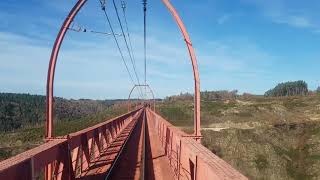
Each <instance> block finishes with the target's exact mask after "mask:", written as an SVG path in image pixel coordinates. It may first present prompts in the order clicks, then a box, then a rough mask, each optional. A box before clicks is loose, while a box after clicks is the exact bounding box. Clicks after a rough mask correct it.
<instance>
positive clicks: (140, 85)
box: [127, 84, 156, 112]
mask: <svg viewBox="0 0 320 180" xmlns="http://www.w3.org/2000/svg"><path fill="white" fill-rule="evenodd" d="M137 87H147V88H148V89H149V90H150V92H151V94H152V98H153V111H156V99H155V96H154V93H153V90H152V88H151V87H150V86H149V85H148V84H143V85H142V84H138V85H137V84H136V85H134V86H133V87H132V88H131V91H130V93H129V97H128V101H127V103H128V112H130V110H131V95H132V93H133V91H134V90H135V89H136V88H137Z"/></svg>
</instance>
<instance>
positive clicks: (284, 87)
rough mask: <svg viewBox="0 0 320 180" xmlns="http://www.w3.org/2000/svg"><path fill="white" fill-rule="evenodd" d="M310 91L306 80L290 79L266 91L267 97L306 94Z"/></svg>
mask: <svg viewBox="0 0 320 180" xmlns="http://www.w3.org/2000/svg"><path fill="white" fill-rule="evenodd" d="M308 92H309V90H308V84H307V83H306V82H305V81H301V80H300V81H293V82H291V81H289V82H285V83H280V84H278V85H277V86H276V87H275V88H273V89H270V90H269V91H267V92H266V93H265V96H266V97H280V96H299V95H302V96H305V95H307V94H308Z"/></svg>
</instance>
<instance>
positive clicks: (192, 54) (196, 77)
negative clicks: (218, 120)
mask: <svg viewBox="0 0 320 180" xmlns="http://www.w3.org/2000/svg"><path fill="white" fill-rule="evenodd" d="M162 2H163V3H164V4H165V6H166V7H167V8H168V10H169V11H170V13H171V14H172V16H173V17H174V19H175V21H176V23H177V25H178V26H179V28H180V31H181V33H182V35H183V37H184V40H185V42H186V45H187V48H188V51H189V55H190V58H191V63H192V70H193V76H194V134H195V139H196V140H197V141H198V142H200V140H201V139H200V138H201V131H200V130H201V129H200V128H201V127H200V77H199V71H198V64H197V58H196V54H195V51H194V49H193V47H192V43H191V39H190V36H189V34H188V32H187V29H186V27H185V25H184V24H183V22H182V19H181V18H180V16H179V14H178V12H177V11H176V9H175V8H174V7H173V5H172V4H171V3H170V1H169V0H162Z"/></svg>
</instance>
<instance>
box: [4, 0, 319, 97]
mask: <svg viewBox="0 0 320 180" xmlns="http://www.w3.org/2000/svg"><path fill="white" fill-rule="evenodd" d="M119 2H120V1H119ZM172 2H173V3H174V5H175V7H176V8H177V10H178V12H179V13H180V15H181V17H182V19H183V20H184V23H185V25H186V27H187V29H188V31H189V33H190V36H191V40H192V42H193V45H194V46H195V49H196V55H197V58H198V64H199V70H200V80H201V81H200V83H201V91H205V90H210V91H211V90H212V91H217V90H224V89H228V90H233V89H237V90H238V91H239V93H241V94H242V93H244V92H248V93H252V94H257V95H263V94H264V93H265V92H266V91H267V90H269V89H271V88H273V87H275V86H276V85H277V84H278V83H281V82H287V81H294V80H299V79H302V80H304V81H306V82H307V83H308V85H309V89H310V90H311V89H312V90H314V89H316V88H317V87H318V86H319V85H320V81H319V79H317V78H316V77H319V75H320V71H319V70H318V68H317V67H320V61H318V59H319V56H320V44H319V42H320V22H318V21H317V19H319V18H320V12H319V11H318V10H317V7H319V6H320V2H318V1H315V0H312V3H303V2H301V1H297V0H295V1H289V0H271V1H268V2H267V3H266V2H262V1H259V0H238V1H234V2H233V3H228V2H225V1H209V0H207V1H202V2H194V1H192V2H188V3H184V2H179V1H177V0H173V1H172ZM74 3H75V0H72V1H67V2H66V1H62V0H60V1H39V0H35V1H32V2H20V1H17V0H13V1H10V2H5V1H1V2H0V20H1V22H2V23H1V24H0V83H1V87H0V92H8V93H30V94H37V95H45V92H46V75H47V68H48V63H49V57H50V53H51V48H52V46H53V43H54V40H55V37H56V35H57V34H58V31H59V28H60V26H61V24H62V22H63V20H64V18H65V17H66V15H67V14H68V12H69V10H70V9H71V8H72V6H73V4H74ZM108 3H111V2H108ZM127 4H128V5H127V15H128V16H127V18H128V24H129V28H130V32H131V37H132V39H133V46H134V48H133V49H134V52H135V57H136V64H137V67H138V72H137V73H138V75H139V77H140V79H143V78H142V77H143V68H142V67H143V60H142V59H143V58H142V57H143V53H142V49H143V44H142V42H143V36H142V35H143V34H142V29H143V26H142V20H143V19H142V5H141V3H140V1H137V2H133V1H128V2H127ZM110 5H111V4H108V7H109V8H111V6H110ZM118 5H120V4H118ZM28 8H32V9H33V10H32V11H29V10H28ZM108 10H110V11H108V12H110V13H109V14H110V17H111V19H112V23H113V25H114V28H115V29H116V32H119V31H120V30H119V26H118V24H117V22H116V19H115V13H114V10H113V9H108ZM35 17H37V18H35ZM75 22H76V23H78V24H80V25H82V26H84V27H86V28H88V29H92V30H97V31H106V32H109V31H110V30H109V29H108V28H107V26H106V22H105V19H104V17H103V16H102V12H101V11H100V10H99V5H98V3H97V2H95V1H88V3H87V5H86V6H85V7H84V8H83V10H81V11H80V13H79V16H78V17H77V18H76V20H75ZM147 23H148V24H147V25H148V29H147V31H148V40H147V41H148V50H147V51H148V62H147V64H148V70H147V76H148V83H149V84H150V85H151V87H153V88H154V89H155V94H156V97H159V98H164V97H167V96H172V95H178V94H179V93H181V92H191V93H193V77H192V71H191V65H190V60H189V57H188V54H187V50H186V47H185V44H184V41H183V39H182V37H181V36H180V32H179V30H178V28H177V27H176V25H175V22H174V21H173V20H172V17H171V15H170V14H169V13H168V12H167V10H166V8H165V7H164V6H163V5H162V4H161V2H160V1H159V2H158V1H154V2H149V3H148V21H147ZM163 27H165V28H166V29H165V31H163ZM122 43H123V42H122ZM122 46H123V44H122ZM115 48H116V46H115V44H114V42H113V39H112V38H111V37H108V36H100V35H93V34H90V33H76V32H71V31H70V32H68V33H67V35H66V38H65V41H64V43H63V45H62V48H61V52H60V55H59V58H58V63H57V73H56V78H55V94H54V96H56V97H63V98H67V99H96V100H99V99H100V100H105V99H125V98H126V97H127V95H128V93H129V91H130V89H131V87H132V84H130V81H129V78H128V75H127V74H126V71H125V68H124V67H123V65H122V62H121V59H120V57H119V53H118V51H117V50H116V49H115ZM123 48H124V47H123ZM17 52H18V53H17ZM127 60H128V59H127ZM115 77H116V78H115ZM135 93H136V92H135ZM136 96H137V94H135V97H136Z"/></svg>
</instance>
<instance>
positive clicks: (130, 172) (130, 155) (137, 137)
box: [105, 111, 146, 180]
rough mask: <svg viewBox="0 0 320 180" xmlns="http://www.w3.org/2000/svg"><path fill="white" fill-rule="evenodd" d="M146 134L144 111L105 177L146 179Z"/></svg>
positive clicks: (132, 179) (133, 179) (131, 179)
mask: <svg viewBox="0 0 320 180" xmlns="http://www.w3.org/2000/svg"><path fill="white" fill-rule="evenodd" d="M145 134H146V115H145V111H143V112H142V115H141V116H140V118H139V119H138V121H137V124H136V126H135V127H134V129H133V131H132V133H131V134H130V135H129V137H128V139H127V141H126V142H125V144H124V146H123V148H122V149H121V151H120V153H119V155H118V158H117V159H116V160H115V161H114V165H113V166H112V168H110V170H109V172H108V174H107V176H106V178H105V179H110V180H112V179H130V180H144V179H145V157H146V156H145V153H146V150H145V142H146V140H145ZM124 169H125V170H124Z"/></svg>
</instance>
